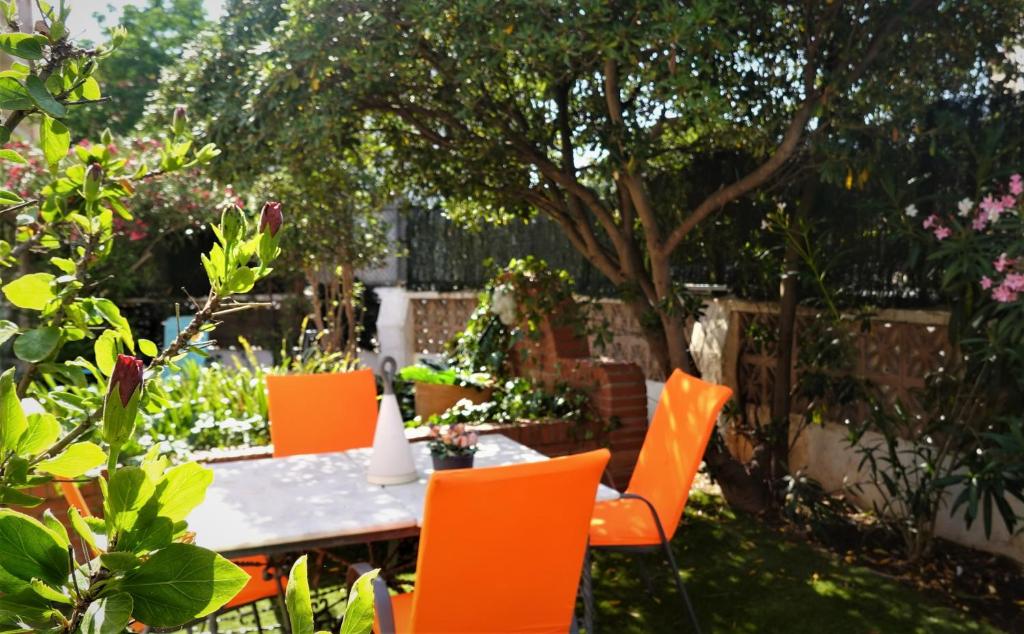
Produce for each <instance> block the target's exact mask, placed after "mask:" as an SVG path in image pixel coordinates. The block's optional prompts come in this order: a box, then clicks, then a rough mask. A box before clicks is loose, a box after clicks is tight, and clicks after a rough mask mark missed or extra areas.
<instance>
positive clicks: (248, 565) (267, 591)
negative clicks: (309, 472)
mask: <svg viewBox="0 0 1024 634" xmlns="http://www.w3.org/2000/svg"><path fill="white" fill-rule="evenodd" d="M60 489H61V493H62V494H63V496H64V500H65V501H66V502H67V503H68V506H71V507H74V508H75V509H77V510H78V512H79V513H80V514H81V515H82V517H91V516H92V511H91V510H89V505H88V504H87V503H86V501H85V496H83V495H82V492H81V491H80V490H79V488H78V487H77V486H76V485H75V483H73V482H61V483H60ZM232 561H233V562H234V563H235V564H236V565H238V566H239V567H241V568H242V569H243V570H245V571H247V572H248V573H249V582H248V583H246V584H245V587H243V588H242V590H241V591H240V592H239V593H238V594H236V595H235V598H233V599H231V600H230V601H228V602H227V603H226V604H224V607H222V608H221V609H220V610H219V611H218V612H225V611H227V610H233V609H235V608H242V607H245V606H247V605H250V604H254V603H256V602H257V601H259V600H261V599H272V598H274V597H277V596H278V595H279V594H280V593H281V586H280V585H279V583H278V579H277V577H276V576H275V575H274V573H273V571H272V568H271V567H270V562H269V560H268V559H267V557H266V555H253V556H251V557H246V558H245V559H237V560H232ZM252 613H253V618H254V619H255V621H256V629H257V630H258V631H260V632H262V631H263V625H262V624H261V623H260V614H259V610H258V609H256V606H255V605H253V606H252ZM215 616H216V614H211V615H210V619H213V618H214V617H215ZM145 629H146V628H145V627H144V626H140V627H133V631H136V632H141V631H144V630H145Z"/></svg>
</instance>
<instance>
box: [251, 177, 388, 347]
mask: <svg viewBox="0 0 1024 634" xmlns="http://www.w3.org/2000/svg"><path fill="white" fill-rule="evenodd" d="M379 183H380V176H379V175H378V174H376V173H375V172H374V170H373V169H372V167H371V166H366V165H360V160H359V159H358V158H357V157H350V158H349V159H348V160H345V159H344V158H343V157H324V158H323V159H322V160H318V161H316V162H315V164H313V165H309V166H305V167H302V166H296V165H293V166H292V168H291V169H289V170H288V171H284V170H279V171H276V172H269V173H266V174H263V175H262V176H260V177H258V179H257V182H256V183H255V185H254V187H253V190H254V191H255V192H256V196H257V197H264V196H271V197H274V198H280V199H285V200H289V201H291V202H292V204H294V205H296V206H297V207H298V208H301V209H302V210H303V215H302V218H300V219H298V220H297V221H296V226H295V228H294V230H293V231H290V232H289V233H288V237H287V238H286V241H285V249H286V252H287V253H288V254H289V256H288V257H287V258H285V260H284V262H285V267H286V268H291V269H292V270H299V271H302V273H303V275H305V277H306V282H307V284H308V285H309V287H310V288H311V289H312V296H311V302H312V313H311V319H312V321H313V324H314V325H315V326H316V328H317V330H318V331H319V332H320V333H321V335H320V340H319V342H320V346H321V347H322V348H323V350H324V351H325V352H341V351H343V352H346V353H350V354H355V353H356V352H357V351H358V344H359V334H360V323H361V319H360V317H361V315H360V312H361V311H360V308H361V306H360V301H359V296H360V293H359V290H360V286H359V284H358V283H357V281H356V271H357V270H359V269H363V268H370V267H374V266H378V265H379V264H380V263H381V262H382V260H383V259H384V257H385V256H386V255H387V253H388V251H389V246H390V243H389V240H388V235H387V231H388V225H387V224H386V223H385V222H383V220H382V218H381V211H382V210H383V208H384V207H385V206H386V205H387V204H388V203H389V202H394V201H392V200H391V197H390V196H389V192H388V190H386V189H382V188H381V186H380V184H379Z"/></svg>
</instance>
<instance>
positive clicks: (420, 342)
mask: <svg viewBox="0 0 1024 634" xmlns="http://www.w3.org/2000/svg"><path fill="white" fill-rule="evenodd" d="M409 304H410V305H409V309H410V310H411V311H412V329H413V341H414V342H415V351H416V353H417V354H440V353H441V352H443V351H444V344H445V343H446V342H447V341H448V340H450V339H451V338H452V337H454V336H455V335H456V334H457V333H459V332H461V331H462V330H463V329H464V328H465V327H466V322H467V321H468V320H469V316H470V315H471V314H472V313H473V309H475V308H476V293H444V294H441V293H411V294H410V297H409Z"/></svg>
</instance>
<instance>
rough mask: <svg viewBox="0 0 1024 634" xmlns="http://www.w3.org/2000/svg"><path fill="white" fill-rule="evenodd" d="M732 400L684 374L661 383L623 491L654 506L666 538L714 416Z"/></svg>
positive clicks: (682, 503) (673, 526) (725, 392)
mask: <svg viewBox="0 0 1024 634" xmlns="http://www.w3.org/2000/svg"><path fill="white" fill-rule="evenodd" d="M731 396H732V390H730V389H729V388H727V387H725V386H724V385H715V384H714V383H706V382H704V381H701V380H700V379H698V378H695V377H692V376H690V375H689V374H686V373H685V372H683V371H682V370H676V371H675V372H673V373H672V376H670V377H669V378H668V381H666V382H665V389H664V390H663V391H662V392H661V398H660V399H659V401H658V408H657V410H655V412H654V420H652V421H651V424H650V427H648V428H647V437H646V438H644V445H643V447H641V449H640V456H639V457H638V458H637V462H636V467H635V468H634V469H633V477H632V478H630V480H629V487H628V488H627V489H626V490H627V491H628V492H630V493H636V494H639V495H642V496H644V497H645V498H647V499H648V500H650V501H651V503H652V504H654V508H655V509H656V510H657V511H658V518H659V519H660V520H661V525H662V527H664V529H665V535H666V536H667V537H668V538H671V537H672V535H673V534H675V532H676V527H677V526H678V525H679V518H680V517H681V516H682V514H683V508H685V507H686V500H687V499H688V498H689V497H690V486H692V485H693V478H694V476H696V475H697V469H698V468H699V467H700V462H701V458H703V456H704V449H705V448H707V445H708V440H710V438H711V432H712V430H713V429H714V426H715V422H716V421H717V420H718V414H719V412H721V411H722V407H723V406H724V405H725V403H726V401H728V400H729V398H730V397H731Z"/></svg>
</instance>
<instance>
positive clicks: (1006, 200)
mask: <svg viewBox="0 0 1024 634" xmlns="http://www.w3.org/2000/svg"><path fill="white" fill-rule="evenodd" d="M999 202H1001V203H1003V211H1006V210H1008V209H1013V206H1014V205H1016V204H1017V199H1016V198H1014V197H1013V196H1011V195H1009V194H1006V195H1005V196H1003V197H1002V199H1000V201H999Z"/></svg>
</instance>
